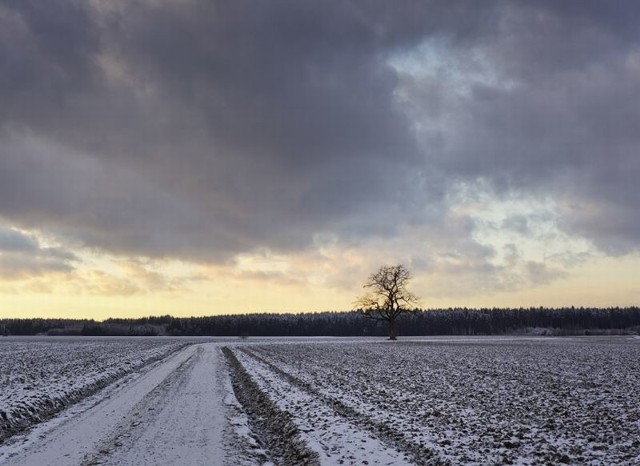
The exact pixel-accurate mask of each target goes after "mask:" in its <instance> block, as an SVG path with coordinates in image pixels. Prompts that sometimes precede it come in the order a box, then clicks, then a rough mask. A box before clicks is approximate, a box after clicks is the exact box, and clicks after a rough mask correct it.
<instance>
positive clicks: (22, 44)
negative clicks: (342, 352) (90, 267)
mask: <svg viewBox="0 0 640 466" xmlns="http://www.w3.org/2000/svg"><path fill="white" fill-rule="evenodd" d="M557 3H558V4H557ZM559 3H560V2H549V3H541V2H531V3H529V2H505V3H501V2H494V3H492V4H490V5H488V4H487V3H486V2H482V3H480V2H456V3H455V4H453V6H452V4H451V2H417V1H416V2H399V3H398V2H394V3H389V2H386V1H380V2H346V1H336V2H326V1H325V2H280V1H275V2H268V3H263V2H249V1H216V2H205V1H158V2H144V1H131V2H124V1H123V2H101V1H97V0H94V1H93V2H87V1H73V0H68V1H62V0H52V1H48V2H35V1H33V2H31V1H4V2H0V68H1V69H0V99H1V101H2V106H0V130H1V132H0V215H2V216H4V217H5V218H7V219H9V220H11V221H13V222H15V223H17V224H20V225H24V226H29V227H34V228H40V229H44V230H50V231H52V232H55V233H56V234H59V235H63V236H68V237H69V238H72V239H74V240H77V241H80V242H81V243H82V244H85V245H88V246H92V247H98V248H103V249H106V250H110V251H114V252H133V253H140V254H146V255H152V256H179V257H186V258H192V259H193V258H202V259H216V260H223V259H225V258H228V257H229V256H230V255H232V254H234V253H237V252H241V251H246V250H249V249H253V248H255V247H258V246H266V247H272V248H276V249H281V250H286V249H292V248H293V249H296V248H304V247H306V246H308V245H309V244H311V242H312V239H313V236H314V234H316V233H327V232H329V233H336V234H338V235H348V236H352V237H361V236H367V235H392V234H394V232H395V226H396V225H401V224H403V223H412V224H420V223H421V222H425V221H427V220H428V219H433V218H434V215H433V211H434V210H435V211H438V210H442V209H444V208H445V206H446V204H445V203H444V202H443V199H444V196H445V194H446V191H447V189H448V186H449V182H450V180H452V179H457V180H459V179H465V178H469V179H475V178H477V177H484V178H487V179H489V180H490V181H491V182H492V183H494V184H495V185H496V186H498V187H502V189H525V190H532V191H533V192H538V191H540V190H541V191H546V190H551V191H553V192H554V193H557V194H558V195H562V196H569V195H571V196H573V197H574V198H575V199H577V200H578V203H580V202H582V203H590V204H591V205H594V206H597V207H594V208H593V209H591V210H590V211H589V214H588V215H585V214H581V215H577V214H576V215H569V217H568V218H567V225H566V227H567V228H570V229H572V230H573V231H579V232H580V233H581V234H584V235H587V236H591V237H593V238H595V240H596V241H599V242H604V243H606V238H607V237H608V236H609V233H607V232H602V231H600V230H598V229H597V228H595V226H596V225H599V222H600V215H604V214H605V213H607V214H608V215H609V214H610V212H611V211H610V210H607V206H609V205H611V204H614V203H615V204H616V205H617V206H618V207H619V208H620V210H621V212H622V213H625V212H626V211H627V210H628V209H630V208H632V207H633V206H634V205H638V204H637V201H638V199H637V197H636V196H637V195H636V194H634V193H635V190H632V189H631V188H632V184H631V181H632V178H633V176H634V175H636V176H637V174H638V165H637V162H636V160H637V157H635V154H636V153H638V150H637V149H638V134H640V132H638V131H636V129H637V127H636V125H637V122H638V121H640V120H638V116H640V115H638V112H639V110H638V107H639V106H637V105H634V103H635V102H636V101H635V100H634V99H636V98H637V97H638V89H639V86H640V85H639V84H638V83H639V82H640V80H638V79H637V77H638V69H639V67H640V63H639V60H640V58H639V57H638V52H637V50H638V43H637V39H638V36H637V34H636V33H635V29H634V28H633V24H634V23H633V21H632V20H631V19H629V18H630V17H633V15H634V14H635V13H634V11H635V9H636V8H635V5H634V4H633V3H623V2H619V3H618V2H616V3H615V4H614V5H613V6H611V5H608V6H607V7H606V8H603V7H602V6H601V5H602V3H601V2H594V3H589V2H577V3H572V2H562V4H561V5H560V4H559ZM429 37H445V38H447V40H448V42H447V43H448V44H449V47H450V49H449V50H448V54H449V55H447V57H446V58H447V60H449V59H451V60H457V61H458V62H462V61H464V60H465V58H467V57H472V54H473V53H475V52H478V53H480V54H481V56H482V57H483V60H484V62H483V63H484V66H486V67H489V68H490V69H492V70H494V72H495V74H496V75H497V76H498V77H499V78H500V80H502V81H500V80H499V81H498V82H495V83H494V82H482V83H475V84H473V86H472V87H471V89H470V90H469V92H468V93H467V94H465V95H464V96H459V95H456V94H455V92H454V91H453V90H452V88H451V86H450V83H447V82H442V81H437V80H434V79H431V78H417V79H414V80H413V84H412V86H408V85H407V82H408V77H407V76H404V75H403V72H402V70H397V69H395V68H393V67H392V66H390V65H389V63H388V61H389V60H390V58H391V57H393V56H394V55H395V54H398V53H402V52H405V51H407V50H411V49H412V48H414V47H416V46H417V45H419V44H420V43H422V42H423V41H424V40H425V39H428V38H429ZM634 53H635V55H634ZM443 66H446V63H445V64H444V65H443ZM468 73H470V74H473V73H474V71H473V69H471V68H470V71H468ZM463 74H464V72H463ZM507 81H513V82H514V83H515V84H514V85H513V86H511V87H510V86H505V85H503V84H504V82H507ZM403 88H405V89H407V93H408V94H407V98H406V99H405V103H404V104H403V103H401V102H400V103H399V100H398V94H397V92H398V91H399V90H401V89H403ZM407 102H409V103H411V108H409V107H408V103H407ZM436 104H437V111H436ZM415 118H419V119H421V121H422V122H423V123H424V122H426V125H427V126H426V129H424V127H423V129H422V130H419V131H418V132H417V133H416V125H415V121H414V119H415ZM436 125H439V126H445V130H443V131H442V132H441V133H437V132H436V131H430V130H431V129H432V126H433V127H435V126H436ZM416 135H417V136H418V137H416ZM560 182H562V183H563V184H562V186H560V187H558V186H556V184H557V183H560ZM612 183H616V184H617V185H618V186H619V188H620V189H619V190H612V189H611V188H610V187H611V184H612ZM623 193H624V194H623ZM596 201H597V202H596ZM634 203H635V204H634ZM427 211H430V212H427ZM581 212H582V211H581ZM435 218H437V215H436V216H435ZM611 225H616V223H615V222H614V223H611ZM612 228H614V227H612ZM615 234H616V235H618V236H619V240H618V241H617V243H616V244H619V245H622V246H617V247H616V250H620V249H621V248H622V249H623V250H626V249H628V248H633V247H635V246H636V243H637V240H638V239H639V238H640V225H636V224H634V223H633V222H627V223H624V222H619V228H616V231H615ZM625 248H626V249H625Z"/></svg>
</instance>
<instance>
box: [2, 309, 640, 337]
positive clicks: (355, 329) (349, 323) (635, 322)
mask: <svg viewBox="0 0 640 466" xmlns="http://www.w3.org/2000/svg"><path fill="white" fill-rule="evenodd" d="M0 334H1V335H51V336H56V335H85V336H159V335H166V336H223V337H241V338H246V337H251V336H301V337H303V336H304V337H309V336H336V337H341V336H344V337H355V336H385V335H386V334H387V327H386V324H385V323H384V322H381V321H378V320H373V319H367V318H365V317H364V316H363V315H362V314H361V313H359V312H357V311H342V312H321V313H298V314H276V313H265V314H260V313H255V314H234V315H220V316H208V317H173V316H170V315H164V316H152V317H143V318H135V319H121V318H119V319H115V318H113V319H107V320H104V321H95V320H90V319H41V318H33V319H20V318H8V319H0ZM398 334H399V336H400V337H402V336H431V335H509V334H531V335H554V336H561V335H615V334H621V335H624V334H627V335H634V334H635V335H640V307H636V306H633V307H612V308H584V307H568V308H543V307H539V308H518V309H505V308H494V309H468V308H455V309H433V310H422V309H416V310H414V311H413V312H408V313H406V314H404V315H402V316H401V317H400V318H399V319H398Z"/></svg>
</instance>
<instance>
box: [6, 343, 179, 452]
mask: <svg viewBox="0 0 640 466" xmlns="http://www.w3.org/2000/svg"><path fill="white" fill-rule="evenodd" d="M185 345H186V342H184V341H180V340H175V339H157V338H156V339H145V338H140V339H131V338H110V339H109V338H64V337H63V338H29V337H27V338H2V339H0V388H1V390H0V441H1V440H2V439H3V438H5V437H6V436H7V435H9V434H13V433H15V432H17V431H19V430H21V429H23V428H25V427H28V426H29V425H31V424H33V423H35V422H41V421H43V420H45V419H47V418H48V417H50V416H51V415H52V414H55V413H56V412H57V411H59V410H60V409H62V408H64V407H66V406H68V405H69V404H72V403H74V402H76V401H78V400H80V399H82V398H84V397H86V396H88V395H90V394H92V393H94V392H95V391H97V390H98V389H100V388H102V387H104V386H106V385H108V384H109V383H111V382H113V381H114V380H116V379H118V378H120V377H122V376H123V375H125V374H127V373H130V372H132V371H135V370H137V369H139V368H141V367H144V366H146V365H147V364H150V363H152V362H153V361H157V360H160V359H162V358H164V357H166V356H167V355H169V354H171V353H172V352H174V351H176V350H178V349H180V348H182V347H183V346H185Z"/></svg>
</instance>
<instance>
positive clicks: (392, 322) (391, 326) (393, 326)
mask: <svg viewBox="0 0 640 466" xmlns="http://www.w3.org/2000/svg"><path fill="white" fill-rule="evenodd" d="M389 340H397V338H396V319H389Z"/></svg>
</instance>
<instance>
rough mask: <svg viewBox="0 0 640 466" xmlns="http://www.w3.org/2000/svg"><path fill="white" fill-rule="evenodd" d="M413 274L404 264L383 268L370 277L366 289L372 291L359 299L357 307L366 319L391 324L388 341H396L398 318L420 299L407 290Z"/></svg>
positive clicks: (384, 266)
mask: <svg viewBox="0 0 640 466" xmlns="http://www.w3.org/2000/svg"><path fill="white" fill-rule="evenodd" d="M409 280H411V273H410V272H409V270H408V269H407V268H406V267H405V266H404V265H383V266H382V267H380V269H378V271H377V272H375V273H372V274H371V275H369V279H368V281H367V283H365V284H364V286H363V288H368V289H369V292H367V293H366V294H365V295H363V296H361V297H360V298H358V300H357V301H356V305H357V306H358V307H359V310H360V311H361V312H362V314H363V315H364V316H365V317H368V318H370V319H376V320H384V321H386V322H387V323H388V324H389V340H395V339H396V333H397V328H396V319H397V318H398V317H399V316H400V315H402V314H404V313H406V312H410V311H411V309H410V306H412V305H414V304H417V303H418V301H419V298H418V297H417V296H416V295H414V294H413V293H411V292H410V291H409V290H407V284H408V283H409Z"/></svg>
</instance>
